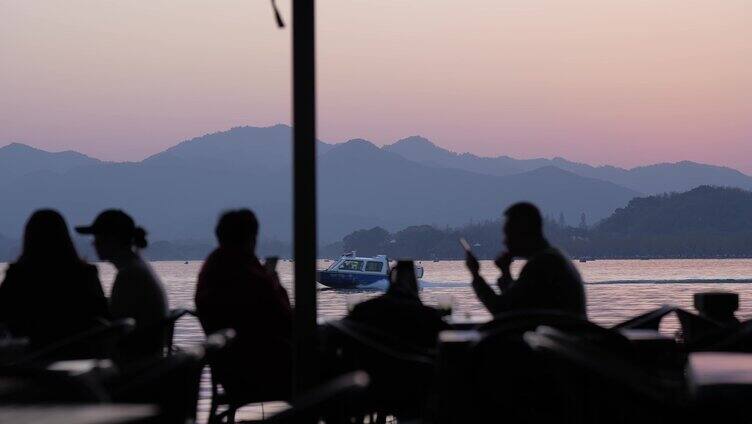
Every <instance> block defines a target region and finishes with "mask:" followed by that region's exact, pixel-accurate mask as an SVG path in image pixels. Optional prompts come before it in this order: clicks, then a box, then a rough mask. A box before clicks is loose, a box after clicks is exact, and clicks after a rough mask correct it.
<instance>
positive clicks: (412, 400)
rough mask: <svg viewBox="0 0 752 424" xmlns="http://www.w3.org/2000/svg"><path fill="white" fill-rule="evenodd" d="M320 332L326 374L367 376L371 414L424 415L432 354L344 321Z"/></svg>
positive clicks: (362, 326) (325, 327)
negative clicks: (350, 373)
mask: <svg viewBox="0 0 752 424" xmlns="http://www.w3.org/2000/svg"><path fill="white" fill-rule="evenodd" d="M322 331H324V332H325V333H326V335H325V343H324V344H325V346H326V349H325V350H326V353H325V357H326V358H327V359H328V360H329V363H330V364H333V365H332V366H330V369H329V370H328V371H329V373H330V374H341V373H345V372H351V371H354V370H363V371H365V372H366V373H368V375H369V376H370V378H371V386H370V389H369V396H368V398H369V402H370V404H371V407H372V408H373V409H374V410H376V411H378V412H380V413H382V414H390V415H396V416H398V417H399V418H415V417H418V416H421V415H422V414H423V413H424V408H425V402H426V399H427V396H428V394H429V393H430V390H431V389H432V387H433V379H434V371H435V357H434V355H433V354H432V352H429V351H426V350H425V349H421V348H419V347H416V346H413V345H410V344H408V343H404V342H402V341H399V340H395V339H394V338H393V337H391V336H390V335H388V334H383V333H382V332H380V331H379V330H377V329H374V328H372V327H370V326H367V325H364V324H361V323H357V322H353V321H351V320H347V319H344V320H340V321H333V322H329V323H327V324H326V325H325V326H324V328H323V329H322Z"/></svg>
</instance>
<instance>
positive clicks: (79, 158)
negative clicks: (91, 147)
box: [0, 143, 101, 182]
mask: <svg viewBox="0 0 752 424" xmlns="http://www.w3.org/2000/svg"><path fill="white" fill-rule="evenodd" d="M99 163H101V162H100V161H99V160H98V159H94V158H90V157H89V156H86V155H83V154H81V153H78V152H73V151H66V152H59V153H51V152H46V151H44V150H39V149H35V148H33V147H30V146H27V145H25V144H20V143H11V144H8V145H7V146H4V147H0V182H1V181H7V180H9V179H12V178H17V177H20V176H22V175H26V174H30V173H33V172H66V171H69V170H71V169H74V168H77V167H80V166H90V165H97V164H99Z"/></svg>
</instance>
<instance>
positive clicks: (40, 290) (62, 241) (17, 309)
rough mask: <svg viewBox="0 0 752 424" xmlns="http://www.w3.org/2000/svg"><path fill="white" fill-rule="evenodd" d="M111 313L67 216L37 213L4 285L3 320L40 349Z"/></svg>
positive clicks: (1, 287) (0, 295)
mask: <svg viewBox="0 0 752 424" xmlns="http://www.w3.org/2000/svg"><path fill="white" fill-rule="evenodd" d="M108 315H109V314H108V312H107V301H106V299H105V297H104V293H103V291H102V285H101V284H100V282H99V277H98V276H97V268H96V267H95V266H93V265H89V264H87V263H86V262H84V261H83V260H81V259H80V258H79V256H78V253H77V252H76V249H75V247H74V246H73V242H72V241H71V238H70V233H69V232H68V226H67V224H66V223H65V220H64V219H63V217H62V216H61V215H60V214H59V213H58V212H57V211H54V210H50V209H44V210H39V211H36V212H34V214H32V215H31V217H30V218H29V221H28V222H27V223H26V229H25V231H24V244H23V251H22V253H21V256H20V257H19V258H18V260H17V261H16V262H14V263H12V264H10V266H8V269H7V271H6V273H5V280H4V281H3V283H2V285H0V322H2V323H5V325H6V326H7V327H8V328H7V329H8V330H9V331H10V332H11V334H13V335H14V336H16V337H27V338H29V339H30V342H31V345H32V347H34V348H36V347H39V346H44V345H47V344H49V343H51V342H53V341H56V340H60V339H63V338H65V337H67V336H70V335H72V334H74V333H77V332H80V331H83V330H85V329H87V328H89V327H91V326H93V325H95V324H96V323H97V322H98V320H100V319H103V318H107V317H108Z"/></svg>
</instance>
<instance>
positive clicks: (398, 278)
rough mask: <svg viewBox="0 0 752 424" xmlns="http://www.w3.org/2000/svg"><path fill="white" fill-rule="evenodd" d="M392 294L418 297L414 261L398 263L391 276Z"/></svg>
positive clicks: (390, 291)
mask: <svg viewBox="0 0 752 424" xmlns="http://www.w3.org/2000/svg"><path fill="white" fill-rule="evenodd" d="M389 280H390V281H389V289H388V290H387V292H388V293H390V294H398V295H402V296H409V297H415V298H417V297H418V279H417V278H416V277H415V264H413V261H407V260H402V261H397V264H396V265H395V266H394V268H392V271H391V272H390V274H389Z"/></svg>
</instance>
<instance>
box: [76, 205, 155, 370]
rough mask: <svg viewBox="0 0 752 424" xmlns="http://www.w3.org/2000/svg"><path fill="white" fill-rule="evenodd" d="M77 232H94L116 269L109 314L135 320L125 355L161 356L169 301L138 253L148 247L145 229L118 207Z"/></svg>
mask: <svg viewBox="0 0 752 424" xmlns="http://www.w3.org/2000/svg"><path fill="white" fill-rule="evenodd" d="M76 231H77V232H79V233H80V234H91V235H93V236H94V248H95V249H96V251H97V255H98V256H99V258H100V259H101V260H103V261H107V262H110V263H111V264H112V265H114V266H115V268H116V269H117V275H116V277H115V281H114V282H113V284H112V293H111V295H110V314H111V315H112V317H113V318H133V319H135V320H136V330H135V331H134V333H133V335H132V336H131V337H129V339H128V340H127V341H126V343H125V344H124V346H123V347H122V353H123V356H124V357H127V358H126V359H138V358H141V357H145V356H156V355H160V354H161V352H162V347H163V346H162V345H163V343H164V340H163V329H162V323H163V322H164V321H165V319H166V317H167V313H168V304H167V296H166V294H165V290H164V287H163V286H162V283H161V282H160V281H159V278H157V276H156V275H155V274H154V271H152V269H151V267H150V266H149V265H148V264H147V263H146V262H145V261H144V260H143V259H142V258H141V256H140V255H139V252H138V251H139V249H143V248H145V247H146V246H147V242H146V231H144V229H143V228H141V227H137V226H136V224H135V222H134V221H133V218H131V217H130V216H129V215H128V214H126V213H125V212H123V211H121V210H118V209H108V210H105V211H103V212H102V213H100V214H99V215H98V216H97V218H96V219H95V220H94V222H93V223H92V224H91V225H89V226H83V227H76Z"/></svg>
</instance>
